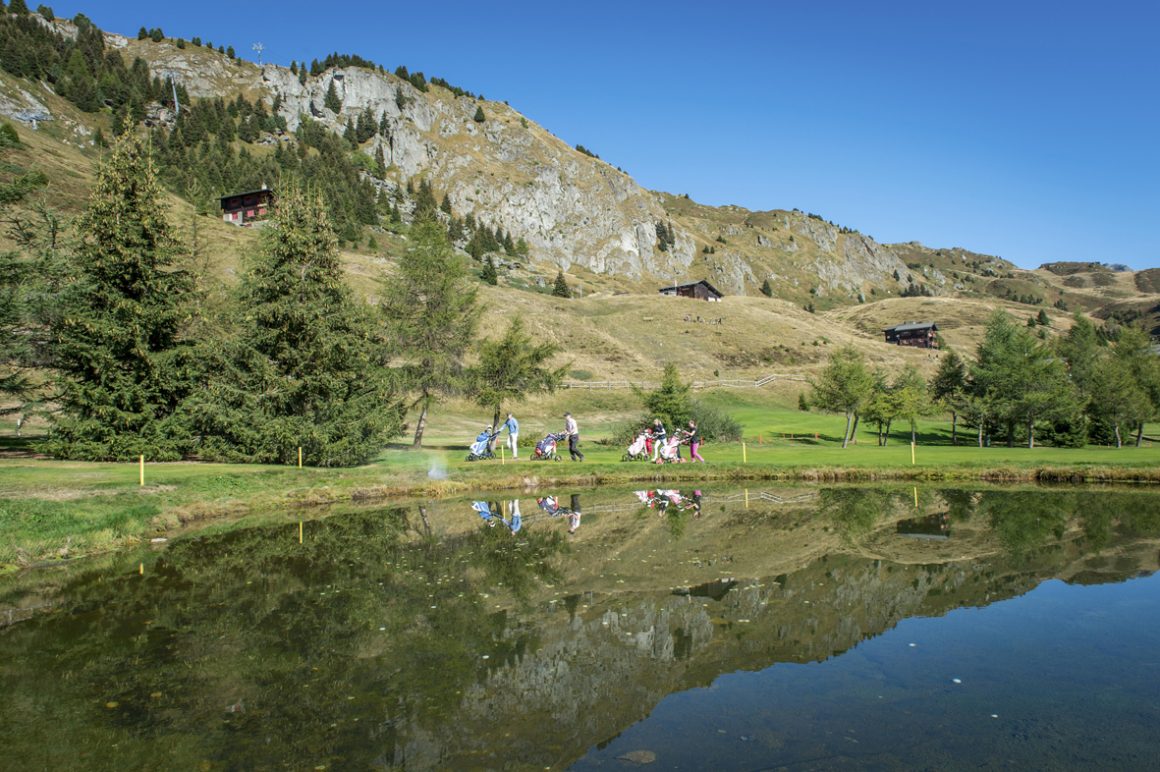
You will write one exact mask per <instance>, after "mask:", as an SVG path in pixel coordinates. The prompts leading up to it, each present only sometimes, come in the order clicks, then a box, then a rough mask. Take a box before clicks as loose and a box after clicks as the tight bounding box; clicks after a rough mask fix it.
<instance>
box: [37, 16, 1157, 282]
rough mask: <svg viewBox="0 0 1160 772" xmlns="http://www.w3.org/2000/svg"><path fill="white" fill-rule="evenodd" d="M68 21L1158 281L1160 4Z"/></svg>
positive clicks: (905, 236)
mask: <svg viewBox="0 0 1160 772" xmlns="http://www.w3.org/2000/svg"><path fill="white" fill-rule="evenodd" d="M30 5H33V6H35V5H36V3H35V2H32V1H31V0H30ZM51 5H52V7H53V9H54V10H55V12H56V13H57V15H60V16H69V17H71V16H72V15H74V14H75V13H77V12H83V13H85V14H86V15H87V16H89V17H90V18H91V19H93V21H95V22H96V23H97V24H98V25H99V26H101V27H102V28H104V29H106V30H109V31H114V32H122V33H125V34H135V33H136V31H137V29H138V28H139V27H141V26H146V27H161V28H162V29H163V30H164V31H165V33H166V34H167V35H170V36H174V37H185V38H190V37H193V36H195V35H196V36H200V37H201V38H202V39H203V40H209V41H211V42H213V43H214V44H215V45H218V44H221V45H233V46H234V47H235V48H236V49H237V50H238V52H239V53H241V54H242V55H244V56H247V57H249V58H253V56H254V54H253V52H252V51H251V50H250V49H251V45H252V44H253V43H254V42H257V41H261V42H262V43H263V44H264V45H265V53H264V58H265V60H266V61H272V62H278V63H280V64H289V62H290V60H291V59H297V60H299V61H303V60H306V61H309V60H310V59H313V58H319V59H321V58H322V57H324V56H325V55H326V54H327V53H330V52H332V51H339V52H343V53H355V54H359V55H361V56H364V57H367V58H369V59H372V60H374V61H376V62H380V63H382V64H383V65H384V66H386V67H387V68H389V69H394V68H395V67H396V66H397V65H399V64H404V65H406V66H407V67H408V68H409V69H411V70H412V71H414V70H421V71H423V72H425V73H426V74H427V75H428V76H440V77H443V78H446V79H447V80H448V81H450V82H451V83H453V84H456V85H459V86H461V87H463V88H466V89H468V90H470V91H474V92H476V93H482V94H484V95H485V96H486V97H487V98H489V99H497V100H506V101H507V102H509V103H510V104H511V105H512V106H513V107H515V108H516V109H517V110H520V111H521V112H523V113H524V114H525V115H527V116H528V117H529V118H530V119H532V120H534V121H536V122H538V123H540V124H542V125H543V126H545V127H546V128H547V129H549V130H550V131H552V132H553V133H555V134H556V135H558V136H560V137H561V138H562V139H564V140H565V141H567V142H568V143H569V144H576V143H580V144H582V145H584V146H585V147H587V148H589V149H591V150H592V151H594V152H596V153H598V154H599V155H600V156H601V157H602V158H603V159H604V160H606V161H608V162H610V163H612V164H614V165H616V166H620V167H621V168H623V169H624V170H625V171H627V172H628V173H629V174H631V175H632V176H633V177H634V178H635V179H636V180H637V181H638V182H640V183H641V184H642V185H644V186H645V187H648V188H652V189H655V190H666V191H670V192H673V193H688V194H689V195H690V196H691V197H692V198H693V199H695V200H697V201H700V202H703V203H707V204H714V205H721V204H738V205H741V206H744V207H747V208H750V209H775V208H782V209H791V208H795V207H796V208H799V209H803V210H805V211H809V212H816V213H817V214H820V215H822V216H823V217H825V218H826V219H828V220H832V221H833V222H835V223H838V224H841V225H846V226H849V227H853V228H857V229H859V230H861V231H863V232H864V233H868V234H870V235H872V236H874V237H875V238H877V239H878V240H880V241H884V242H896V241H910V240H915V241H921V242H923V243H925V244H928V245H930V246H936V247H949V246H961V247H965V248H967V249H972V250H975V251H978V252H986V253H989V254H997V255H1000V256H1002V257H1005V258H1007V259H1009V260H1012V261H1014V262H1015V263H1017V264H1018V265H1021V266H1024V267H1035V266H1037V265H1039V264H1040V263H1042V262H1045V261H1048V260H1099V261H1103V262H1114V263H1125V264H1127V265H1130V266H1132V267H1134V268H1147V267H1160V227H1158V226H1160V217H1158V215H1160V146H1158V144H1157V143H1158V140H1160V40H1158V36H1160V32H1158V30H1160V2H1156V0H1151V2H1144V1H1142V0H1141V1H1139V2H1121V1H1119V0H1111V1H1110V2H1106V1H1105V2H1102V3H1085V4H1080V3H1073V2H1070V1H1069V0H1063V1H1062V2H1051V3H1048V2H1017V0H1008V2H991V1H990V0H983V1H977V2H971V3H954V4H952V3H947V2H939V1H938V0H927V1H926V2H872V1H869V0H862V2H811V1H810V0H797V1H796V2H792V3H791V2H782V1H781V0H773V1H771V2H736V3H716V4H713V3H708V2H681V1H679V0H673V1H670V2H665V3H659V2H630V1H624V0H622V2H618V3H610V2H604V1H603V0H593V1H592V2H585V3H570V4H553V3H548V2H541V3H529V2H507V3H505V2H498V3H490V4H483V3H462V2H452V1H445V2H440V3H421V2H410V3H398V2H364V1H362V0H352V1H348V2H336V3H325V2H309V3H306V2H299V0H283V2H274V3H244V2H218V1H217V0H201V1H200V2H193V3H158V2H156V0H153V1H152V2H143V1H142V0H116V1H115V2H114V1H113V0H92V1H91V2H67V3H59V2H58V3H51Z"/></svg>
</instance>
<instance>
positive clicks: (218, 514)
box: [0, 443, 1160, 571]
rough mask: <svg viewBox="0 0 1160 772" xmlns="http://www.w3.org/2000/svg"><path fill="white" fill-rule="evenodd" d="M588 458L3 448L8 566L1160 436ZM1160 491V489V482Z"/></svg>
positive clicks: (908, 476)
mask: <svg viewBox="0 0 1160 772" xmlns="http://www.w3.org/2000/svg"><path fill="white" fill-rule="evenodd" d="M585 453H586V455H587V460H586V461H585V462H583V463H572V462H569V461H566V460H565V461H562V462H559V463H553V462H532V461H529V460H527V459H526V458H521V459H520V460H519V461H517V462H512V461H511V460H510V459H504V460H502V461H501V460H500V459H496V460H495V461H486V462H476V463H470V464H469V463H466V462H465V461H464V459H463V451H462V450H460V449H459V448H456V447H453V446H452V447H443V448H430V449H425V450H423V451H419V452H414V451H405V450H397V449H392V450H388V451H386V452H385V453H384V454H383V455H382V457H380V459H379V460H378V461H376V462H375V463H374V464H371V465H368V466H364V467H357V468H352V469H311V468H306V469H297V468H293V467H278V466H259V465H236V464H203V463H195V462H178V463H167V464H147V465H146V485H145V486H141V485H139V484H138V483H139V480H138V472H139V470H138V467H137V465H136V464H113V463H82V462H67V461H50V460H42V459H34V458H6V459H0V571H4V570H8V571H11V570H14V569H17V568H20V567H23V566H28V565H33V564H41V563H43V562H45V561H51V560H63V559H65V558H76V557H79V556H86V555H92V554H97V553H101V552H107V551H109V550H114V549H119V548H123V547H129V546H132V545H134V544H137V543H140V542H141V541H143V540H147V539H149V538H151V537H158V536H165V535H172V534H174V533H176V532H180V531H183V530H188V529H192V528H198V527H202V526H204V525H206V524H209V523H214V522H222V521H227V520H229V521H235V520H244V519H246V518H248V517H253V516H257V515H261V514H269V513H270V512H285V511H287V510H295V509H300V508H317V507H325V506H330V505H336V504H344V503H356V504H358V503H373V502H376V501H383V502H388V501H391V500H392V499H398V498H403V497H406V498H419V497H427V498H443V497H453V496H466V495H472V494H477V493H484V492H492V491H494V492H500V491H521V492H526V493H532V492H536V491H542V492H547V493H556V492H560V491H559V490H558V489H559V488H562V487H571V488H573V489H574V488H576V487H588V486H596V485H624V484H645V485H649V486H656V485H663V486H672V487H680V486H682V485H702V484H709V483H745V482H747V481H770V482H784V483H792V482H798V483H806V484H810V483H841V482H888V481H893V482H922V483H945V482H981V483H1039V484H1043V483H1052V484H1054V483H1069V484H1076V483H1129V484H1146V485H1154V484H1158V483H1160V447H1144V448H1122V449H1119V450H1116V449H1108V448H1099V447H1089V448H1083V449H1060V448H1036V449H1033V450H1028V449H1026V448H982V449H980V448H974V447H964V446H919V447H918V448H916V451H915V456H914V461H915V463H913V464H912V463H911V449H910V446H909V445H903V444H898V445H893V446H887V447H876V446H865V445H862V446H858V447H851V448H849V449H846V450H843V449H841V448H840V447H832V446H829V445H826V444H825V443H819V444H810V443H802V444H793V443H775V444H762V445H757V446H754V445H751V444H746V445H744V446H743V445H742V444H741V443H726V444H713V445H709V446H708V447H707V448H706V449H705V451H704V455H705V456H706V457H707V458H708V459H709V460H710V463H709V464H705V465H701V464H695V465H694V464H669V465H664V466H656V465H652V464H648V463H642V462H630V463H624V462H621V461H620V454H621V450H620V449H619V448H611V447H607V446H601V445H598V444H590V445H589V446H588V447H586V448H585ZM1158 492H1160V491H1158Z"/></svg>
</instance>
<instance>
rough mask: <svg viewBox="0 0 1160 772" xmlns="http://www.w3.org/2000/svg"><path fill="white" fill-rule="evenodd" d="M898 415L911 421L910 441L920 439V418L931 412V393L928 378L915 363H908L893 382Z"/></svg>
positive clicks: (892, 389)
mask: <svg viewBox="0 0 1160 772" xmlns="http://www.w3.org/2000/svg"><path fill="white" fill-rule="evenodd" d="M891 391H893V392H894V399H895V403H896V404H897V405H898V417H899V418H905V419H906V420H907V421H908V422H909V423H910V442H911V444H914V443H915V442H917V441H918V418H919V416H925V415H929V414H930V410H931V402H930V395H929V394H928V393H927V387H926V379H924V378H923V377H922V373H920V372H919V371H918V368H917V367H915V366H914V365H907V366H906V367H904V368H903V369H902V372H900V373H899V374H898V377H897V378H895V379H894V383H892V384H891Z"/></svg>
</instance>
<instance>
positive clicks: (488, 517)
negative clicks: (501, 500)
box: [471, 501, 498, 528]
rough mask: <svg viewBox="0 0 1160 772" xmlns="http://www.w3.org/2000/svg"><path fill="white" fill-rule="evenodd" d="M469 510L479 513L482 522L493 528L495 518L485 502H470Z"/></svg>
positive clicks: (489, 506)
mask: <svg viewBox="0 0 1160 772" xmlns="http://www.w3.org/2000/svg"><path fill="white" fill-rule="evenodd" d="M471 508H472V509H474V510H475V511H476V512H478V513H479V516H480V517H482V518H483V522H485V523H487V525H488V527H490V528H494V527H495V521H496V516H495V513H493V512H492V510H491V504H489V503H487V502H486V501H473V502H471ZM497 509H498V507H497Z"/></svg>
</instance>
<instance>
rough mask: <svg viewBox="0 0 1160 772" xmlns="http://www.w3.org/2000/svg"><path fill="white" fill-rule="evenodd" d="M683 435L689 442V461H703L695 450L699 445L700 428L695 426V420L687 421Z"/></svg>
mask: <svg viewBox="0 0 1160 772" xmlns="http://www.w3.org/2000/svg"><path fill="white" fill-rule="evenodd" d="M685 437H686V439H687V440H688V442H689V456H690V461H700V462H701V463H702V464H703V463H705V459H703V458H701V454H700V453H698V452H697V448H699V447H700V446H701V430H700V429H698V428H697V422H696V421H689V428H688V429H687V430H685Z"/></svg>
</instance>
